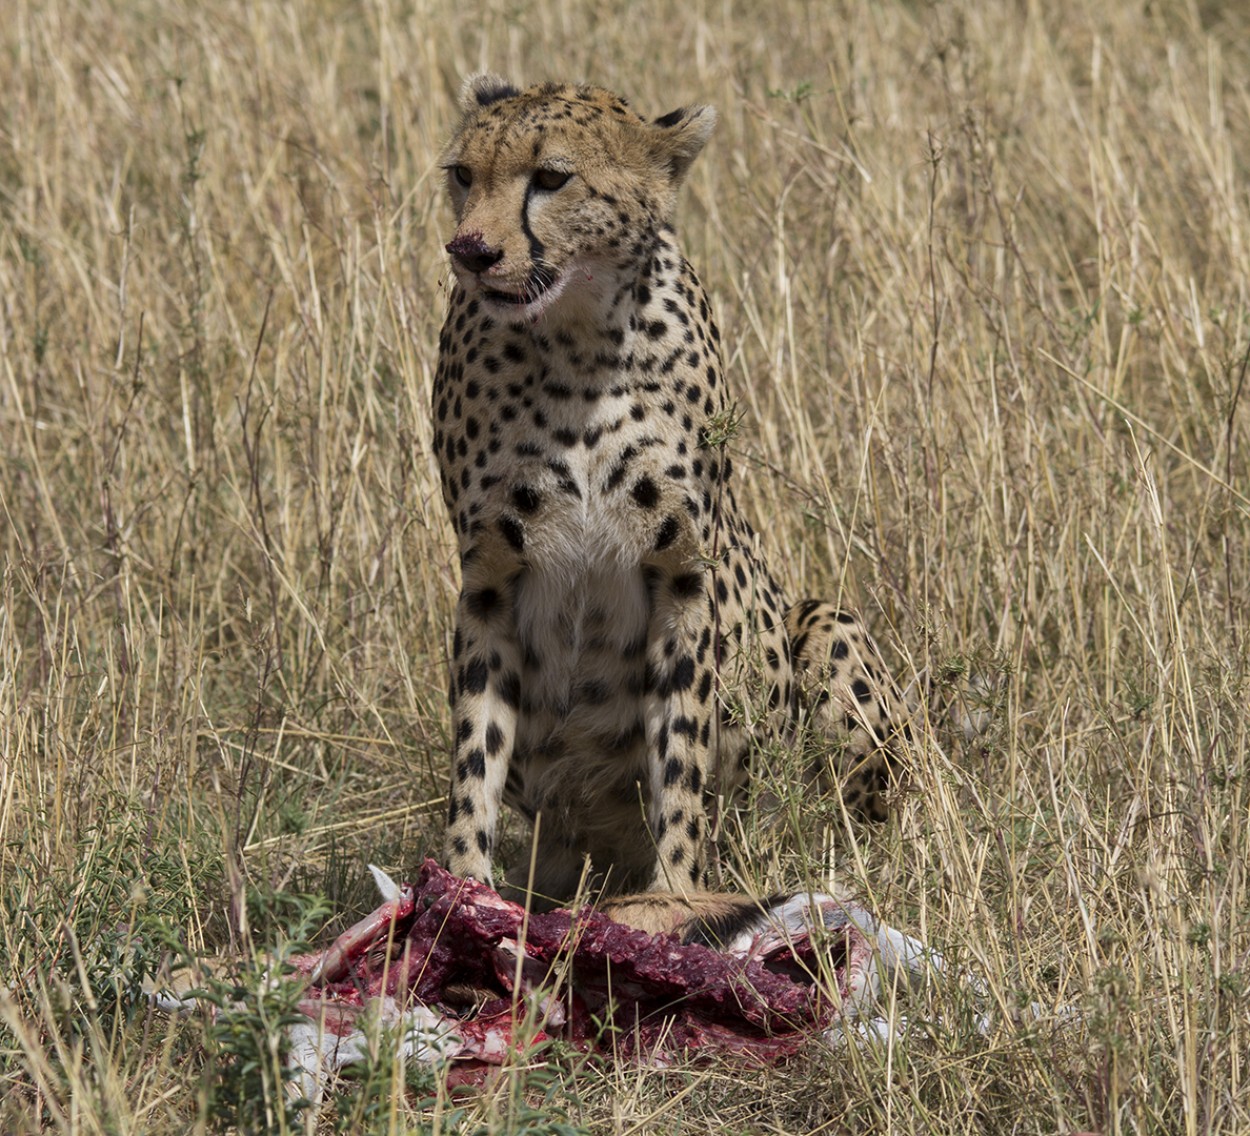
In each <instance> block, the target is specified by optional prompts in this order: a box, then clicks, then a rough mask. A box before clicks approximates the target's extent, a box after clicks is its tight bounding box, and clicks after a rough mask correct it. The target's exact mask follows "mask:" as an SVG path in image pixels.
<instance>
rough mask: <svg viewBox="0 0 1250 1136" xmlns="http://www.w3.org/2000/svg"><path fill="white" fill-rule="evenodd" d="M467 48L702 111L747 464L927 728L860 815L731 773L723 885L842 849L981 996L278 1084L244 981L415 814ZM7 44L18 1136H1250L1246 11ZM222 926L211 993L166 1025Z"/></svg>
mask: <svg viewBox="0 0 1250 1136" xmlns="http://www.w3.org/2000/svg"><path fill="white" fill-rule="evenodd" d="M483 69H490V70H495V71H499V72H503V73H506V74H508V75H511V76H513V77H515V78H516V79H518V80H523V81H529V80H535V79H540V78H587V79H591V80H593V81H595V82H597V83H599V84H601V85H603V86H607V87H610V88H613V89H617V90H620V91H622V92H624V93H626V94H628V95H629V96H630V97H631V99H632V101H633V102H634V104H635V105H636V106H638V107H639V108H640V109H642V110H644V111H648V112H650V113H653V114H660V113H663V112H665V111H668V110H670V109H672V108H673V107H675V106H678V105H681V104H684V103H691V102H705V103H711V104H714V105H715V106H716V107H717V108H718V110H719V112H720V125H719V127H718V129H717V133H716V135H715V137H714V138H713V140H712V142H711V143H710V145H709V146H708V148H707V150H706V151H705V153H704V154H703V155H702V156H701V157H700V159H699V161H698V163H697V164H696V166H695V167H694V169H693V171H692V173H691V177H690V180H689V183H688V185H687V187H686V189H685V191H684V195H683V200H682V206H681V214H680V232H681V234H682V238H683V242H684V244H685V247H686V251H687V253H688V255H689V256H690V257H691V259H692V260H693V261H694V263H695V264H696V265H697V267H698V268H699V271H700V274H701V275H702V277H703V279H704V282H705V283H706V284H707V286H708V288H709V290H710V291H711V292H712V294H713V296H714V299H715V302H716V304H717V308H718V311H719V317H720V324H721V328H722V331H723V332H724V335H725V342H726V364H727V370H728V373H729V377H730V382H731V384H732V386H733V388H734V390H735V392H736V394H737V396H738V400H739V410H740V412H741V415H742V428H741V430H740V431H739V433H738V434H737V436H736V437H735V438H734V439H733V441H732V443H731V444H732V446H733V448H734V451H735V453H736V458H737V460H736V461H735V464H736V465H737V466H738V468H739V469H740V470H742V471H743V473H744V475H745V476H744V477H743V478H742V484H743V486H744V488H743V489H742V490H741V494H742V496H744V497H745V499H746V504H747V507H748V508H749V510H750V512H751V514H752V515H753V516H754V517H755V518H756V519H757V520H758V521H759V522H760V524H759V527H760V529H761V531H762V532H763V534H764V540H765V541H766V543H767V544H768V545H769V546H770V548H769V551H770V554H771V558H772V560H773V563H774V564H776V565H777V566H778V567H779V569H780V571H781V572H782V573H783V575H784V577H785V578H784V580H783V581H782V582H783V584H784V586H785V587H786V590H787V592H788V593H789V594H791V595H796V596H797V595H805V594H811V595H824V596H829V597H843V598H844V599H845V600H846V601H847V602H849V603H853V604H855V605H857V606H859V607H860V608H862V609H863V610H864V611H865V613H866V614H867V615H868V617H869V619H870V621H871V623H872V624H873V626H874V628H875V631H876V633H877V636H878V639H879V640H880V642H881V643H882V646H883V649H884V650H885V652H886V653H887V655H888V656H889V658H890V660H891V662H892V664H893V665H894V667H895V669H896V671H897V672H898V674H899V675H900V676H901V678H902V679H903V681H904V682H913V681H915V682H916V684H917V690H918V691H920V692H921V697H920V701H921V703H922V705H921V708H920V711H919V713H921V714H922V715H923V714H925V713H927V710H928V706H929V704H930V699H931V700H932V705H933V707H934V712H933V714H932V719H933V721H932V725H931V728H928V729H925V730H921V731H920V733H921V737H922V741H921V743H920V744H919V745H918V746H917V747H916V752H915V754H914V757H913V761H914V769H913V775H912V780H911V784H910V787H909V788H908V790H907V791H906V792H905V793H904V794H903V796H902V798H901V800H900V801H899V807H898V815H897V819H896V820H894V821H892V822H891V823H889V824H888V825H886V826H885V827H884V828H883V829H881V830H880V831H874V832H863V831H850V832H848V831H847V829H846V827H845V825H844V824H843V822H842V816H841V813H840V810H839V808H838V805H837V802H836V801H834V800H827V799H817V798H815V797H813V795H812V794H811V793H809V792H808V791H806V790H805V789H804V788H802V787H801V785H800V783H799V782H798V780H797V778H796V777H795V776H794V771H795V769H796V768H797V765H796V759H795V758H794V756H793V755H789V754H787V753H785V752H781V751H778V752H775V753H770V754H768V755H766V756H767V760H766V761H764V762H763V763H762V765H763V768H764V770H765V773H764V774H763V775H762V783H763V787H764V788H766V789H767V790H768V794H769V797H770V799H771V800H773V801H774V802H776V807H774V808H773V809H772V810H770V811H769V812H768V814H767V815H765V813H764V812H763V811H758V810H757V811H750V810H748V811H745V812H743V813H740V814H738V815H736V816H731V817H729V818H727V820H726V823H725V825H724V830H723V832H722V834H721V847H722V850H723V868H724V873H725V879H726V883H727V886H741V887H745V888H750V889H776V888H793V887H796V886H800V885H806V884H812V883H816V884H819V883H820V882H821V881H822V880H825V879H827V878H828V877H829V875H830V874H831V873H833V872H835V871H836V872H837V873H838V874H839V875H840V876H841V878H843V879H844V880H846V881H848V882H849V883H850V885H851V886H852V887H853V888H854V889H856V890H857V891H858V892H859V893H860V894H861V895H862V896H863V897H864V899H865V901H866V902H867V903H868V904H869V905H870V906H871V907H872V908H873V909H874V910H876V911H878V912H879V913H880V914H881V915H882V916H883V917H884V918H885V919H886V920H887V921H889V922H890V923H891V924H892V925H895V926H898V927H901V928H904V929H907V930H909V931H910V932H912V933H913V934H916V935H918V936H920V937H921V938H923V939H924V940H925V941H926V942H928V943H930V944H931V945H933V946H934V947H935V948H937V949H940V950H941V951H942V952H943V953H944V954H945V955H946V956H947V957H948V958H949V959H950V960H951V961H952V963H953V969H954V970H956V971H964V972H967V973H971V974H975V975H977V976H979V978H980V979H981V980H982V982H983V983H984V986H985V989H986V991H987V996H986V999H985V1005H984V1006H982V1005H978V1004H977V1000H976V999H975V998H974V997H973V992H972V988H971V987H970V986H969V985H967V984H965V983H961V982H959V981H957V980H955V979H954V978H952V980H951V981H949V982H943V983H938V984H937V985H936V986H935V988H934V989H933V990H931V991H929V992H928V993H927V994H924V995H909V996H906V997H904V996H903V995H902V994H901V993H899V994H897V995H895V994H893V993H891V995H890V996H889V998H888V1000H887V1005H886V1012H887V1013H889V1014H891V1015H894V1016H895V1019H896V1021H897V1022H898V1032H897V1036H896V1038H895V1039H894V1040H892V1041H890V1042H888V1043H886V1044H883V1045H881V1046H865V1047H858V1048H856V1047H852V1048H849V1049H846V1050H842V1051H826V1050H824V1049H822V1048H821V1047H819V1046H814V1047H813V1049H812V1051H811V1052H810V1054H809V1055H807V1056H806V1057H804V1058H803V1059H802V1060H800V1061H795V1062H791V1063H789V1064H786V1065H783V1066H780V1067H777V1068H774V1069H767V1070H756V1069H743V1068H741V1067H737V1066H731V1065H724V1064H707V1063H699V1062H692V1063H690V1064H689V1065H688V1066H686V1067H679V1068H676V1069H670V1070H666V1071H657V1070H652V1069H644V1068H639V1067H635V1066H621V1067H605V1066H600V1065H596V1064H593V1063H589V1064H587V1063H585V1062H583V1061H581V1060H579V1059H577V1058H576V1056H575V1055H572V1054H566V1053H559V1052H555V1053H551V1054H548V1055H547V1056H548V1057H549V1058H550V1059H549V1060H548V1062H547V1063H546V1064H545V1065H539V1064H538V1063H536V1062H533V1061H519V1062H518V1063H516V1065H515V1066H514V1067H512V1068H510V1069H509V1070H508V1071H507V1072H506V1073H505V1075H504V1076H502V1077H501V1078H500V1080H499V1081H498V1082H497V1083H496V1084H495V1085H494V1086H493V1087H492V1088H491V1089H489V1090H487V1091H484V1092H482V1093H480V1094H477V1095H473V1096H469V1097H466V1098H454V1099H453V1098H452V1097H450V1096H449V1095H448V1094H447V1093H446V1092H445V1091H444V1090H443V1088H442V1087H441V1085H440V1082H439V1078H438V1076H437V1074H436V1073H434V1072H431V1071H429V1070H427V1069H419V1068H412V1067H405V1066H404V1064H403V1063H402V1062H398V1061H396V1060H394V1058H393V1056H392V1055H391V1054H390V1052H389V1051H388V1049H387V1046H386V1044H385V1039H382V1040H381V1041H380V1042H379V1045H378V1048H377V1051H376V1054H375V1056H374V1059H373V1060H371V1061H370V1062H368V1063H367V1064H366V1066H365V1067H364V1068H363V1069H362V1070H361V1071H360V1072H359V1074H358V1075H357V1076H356V1077H354V1078H351V1079H344V1080H343V1081H341V1082H339V1083H336V1084H335V1085H333V1086H331V1090H330V1092H329V1093H328V1095H327V1097H326V1100H325V1102H324V1103H323V1105H322V1107H321V1108H320V1109H319V1110H311V1109H301V1108H300V1107H299V1106H298V1104H297V1102H294V1101H292V1100H291V1099H290V1098H289V1097H288V1096H287V1095H286V1093H285V1090H284V1088H283V1085H282V1083H281V1082H282V1075H281V1065H280V1062H279V1061H278V1058H279V1056H280V1054H279V1052H278V1050H279V1048H280V1041H281V1037H282V1032H281V1021H282V1015H283V1013H284V1012H285V1011H286V1009H288V1008H289V995H290V992H289V990H284V988H283V987H282V986H281V985H279V986H278V987H271V986H270V985H267V983H266V982H265V980H264V979H263V977H262V975H263V968H264V966H265V965H266V963H265V961H264V960H265V959H266V958H268V957H270V956H272V955H273V954H274V953H275V952H281V951H283V950H289V949H293V947H294V945H295V944H296V943H298V942H300V941H322V940H324V938H325V937H326V936H327V935H329V934H332V933H333V931H334V930H335V929H336V928H340V927H342V926H343V925H345V924H346V923H347V922H348V921H350V920H351V919H352V918H354V917H355V916H357V915H358V914H359V913H361V912H362V911H364V910H366V909H368V908H370V907H371V906H373V904H374V902H375V896H374V894H373V891H372V887H371V884H370V881H369V877H368V874H367V872H366V870H365V863H366V861H369V860H372V861H374V862H376V863H379V864H381V865H383V866H385V867H386V868H387V869H388V870H389V871H391V872H392V873H393V874H394V875H396V876H403V875H405V874H407V873H410V872H411V871H412V870H413V869H414V868H415V866H416V865H417V864H418V863H419V862H420V860H421V858H422V856H423V855H424V854H425V853H426V852H428V851H433V850H436V849H437V847H438V844H439V833H440V827H441V817H442V813H443V800H442V797H443V791H444V785H443V779H444V763H445V760H446V759H445V754H446V752H447V749H448V739H447V724H448V713H447V709H446V705H445V697H444V688H445V682H444V667H445V661H446V656H447V653H448V647H449V628H450V618H449V617H450V612H451V609H452V605H453V603H454V599H455V594H456V571H457V569H456V559H455V554H454V544H453V541H452V539H451V534H450V531H449V529H448V526H447V525H446V523H445V519H444V516H443V510H442V504H441V501H440V499H439V493H438V487H437V476H436V473H435V471H434V461H433V458H432V456H431V453H430V436H431V428H430V423H429V420H428V415H427V403H428V398H429V389H430V381H431V374H432V371H433V368H434V363H435V352H436V342H437V332H438V327H439V324H440V321H441V318H442V313H443V309H444V306H445V302H446V297H447V290H448V287H449V271H448V268H447V264H446V256H445V254H444V252H443V250H442V244H443V242H444V241H445V240H446V239H447V237H448V235H449V234H450V231H451V222H450V217H449V211H448V209H447V207H446V205H445V203H444V201H443V197H442V189H441V182H440V175H439V173H438V171H437V170H436V168H435V166H436V159H437V155H438V151H439V147H440V144H441V141H442V139H443V138H444V137H445V135H446V133H447V131H448V130H449V128H450V126H451V124H452V122H453V121H454V118H455V115H456V110H455V93H456V90H457V88H458V86H459V83H460V81H461V79H462V78H463V77H464V76H466V75H467V74H470V73H472V72H474V71H478V70H483ZM0 76H2V77H3V81H4V82H3V100H2V101H0V558H2V569H3V574H2V576H0V1131H3V1132H5V1133H45V1132H55V1133H96V1132H110V1133H132V1132H133V1133H149V1132H150V1133H163V1132H178V1133H194V1132H205V1131H221V1130H226V1129H229V1128H231V1127H234V1128H237V1129H238V1130H241V1131H251V1132H256V1131H292V1132H302V1131H306V1130H307V1131H312V1132H332V1131H345V1132H368V1133H389V1132H421V1133H431V1134H432V1133H451V1132H462V1131H463V1132H476V1131H483V1132H491V1133H504V1132H532V1133H540V1132H541V1133H561V1132H565V1133H581V1132H590V1133H601V1132H602V1133H620V1134H626V1133H648V1132H656V1131H664V1132H673V1133H677V1132H700V1133H701V1132H705V1131H717V1132H729V1133H737V1132H742V1133H746V1132H775V1133H816V1132H821V1133H826V1132H827V1133H843V1132H845V1133H851V1132H854V1133H865V1132H883V1133H884V1132H889V1133H894V1134H900V1136H901V1134H909V1133H941V1134H949V1133H972V1132H976V1133H986V1132H988V1133H999V1132H1002V1133H1008V1132H1011V1133H1037V1134H1042V1133H1047V1134H1049V1133H1076V1132H1098V1133H1104V1134H1107V1136H1110V1134H1112V1133H1116V1134H1119V1133H1143V1134H1145V1133H1151V1134H1159V1136H1165V1134H1166V1136H1174V1134H1176V1133H1190V1134H1196V1133H1226V1134H1230V1136H1231V1134H1234V1133H1244V1132H1246V1131H1247V1130H1250V1064H1248V1060H1247V1057H1248V1055H1250V879H1248V874H1247V873H1248V867H1247V866H1248V865H1250V782H1248V780H1247V757H1248V754H1250V716H1248V715H1247V713H1246V703H1247V694H1248V691H1250V620H1248V618H1247V612H1248V607H1247V605H1248V602H1250V406H1248V405H1247V404H1248V403H1250V391H1247V389H1246V387H1247V369H1248V365H1250V295H1248V294H1247V288H1248V283H1247V282H1248V281H1250V13H1248V12H1247V10H1246V9H1245V8H1244V6H1243V5H1241V4H1239V3H1235V2H1234V0H1228V2H1227V3H1224V4H1221V3H1218V2H1215V0H1112V2H1110V3H1106V4H1101V5H1098V4H1095V5H1090V4H1081V3H1077V2H1076V0H1054V2H1052V3H1042V2H1040V0H944V2H937V0H935V2H932V3H929V2H921V0H882V2H874V0H774V2H772V3H769V4H767V5H765V4H757V3H754V2H751V0H687V2H684V3H678V2H676V0H638V2H633V3H629V4H621V5H618V6H615V7H613V6H609V5H606V4H589V3H577V2H574V0H460V2H458V3H455V4H451V3H446V2H444V0H367V2H361V0H315V2H310V3H307V4H288V3H283V2H279V0H249V2H246V3H245V2H241V0H202V2H199V3H182V2H174V3H169V2H166V0H9V2H8V3H7V4H6V5H5V7H4V12H3V14H2V16H0ZM748 478H749V486H750V487H749V489H748V488H745V486H746V483H747V480H748ZM951 701H954V703H955V704H956V706H957V708H958V707H962V708H963V709H965V710H967V711H968V715H969V716H970V717H972V718H974V719H975V720H976V721H977V722H978V723H979V724H980V725H981V726H982V727H983V728H982V729H981V730H980V732H979V733H975V734H973V735H972V736H968V735H966V734H965V733H964V732H962V731H961V730H960V729H958V728H957V726H956V725H953V724H952V722H951V720H950V717H949V715H948V714H947V712H946V711H945V710H943V711H942V712H941V713H939V712H938V711H937V709H936V707H937V706H938V705H939V704H941V705H943V706H945V705H946V704H947V703H949V702H951ZM965 702H966V703H967V705H965ZM957 716H958V713H957ZM523 837H524V834H523V832H522V831H521V830H520V828H519V827H518V828H516V829H515V830H514V833H513V836H512V839H513V840H520V839H523ZM197 955H214V956H221V957H225V958H227V959H233V960H236V961H235V962H234V964H233V966H232V968H230V969H227V970H226V971H225V972H221V974H222V977H220V979H219V981H218V982H217V983H216V984H212V985H210V988H209V993H210V995H211V996H213V997H216V998H218V999H219V1000H223V1001H228V1000H234V999H235V998H236V997H239V996H242V997H243V998H244V1003H245V1009H244V1010H243V1011H241V1012H239V1013H237V1014H236V1015H235V1016H234V1017H233V1018H231V1019H228V1020H227V1019H222V1020H219V1021H217V1022H216V1023H214V1022H211V1021H210V1020H209V1019H208V1017H207V1016H206V1015H193V1016H189V1017H184V1018H169V1017H166V1016H164V1015H161V1014H157V1013H153V1012H152V1011H151V1010H150V1008H149V1006H148V1003H147V1000H146V998H145V996H144V994H143V992H142V984H143V982H144V980H145V979H146V978H149V977H151V975H152V974H153V973H155V971H156V970H157V968H158V967H159V966H161V965H162V963H163V961H165V960H168V959H174V960H177V959H179V958H189V957H194V956H197ZM1034 1002H1035V1003H1037V1004H1038V1005H1039V1006H1040V1007H1041V1008H1042V1013H1041V1016H1040V1017H1039V1018H1038V1019H1037V1020H1030V1019H1028V1018H1027V1016H1026V1019H1025V1020H1020V1021H1016V1020H1015V1018H1016V1015H1015V1013H1014V1011H1015V1010H1016V1009H1018V1008H1019V1007H1020V1006H1023V1005H1026V1004H1028V1003H1034ZM1063 1007H1069V1008H1073V1009H1075V1010H1076V1011H1077V1016H1076V1018H1075V1019H1072V1018H1069V1019H1068V1020H1066V1021H1065V1020H1060V1014H1059V1013H1058V1011H1059V1010H1060V1009H1061V1008H1063ZM987 1008H988V1010H989V1011H990V1017H991V1021H992V1023H993V1024H992V1027H991V1029H990V1031H989V1033H988V1034H982V1033H980V1032H978V1030H977V1028H976V1023H977V1018H978V1015H979V1014H980V1012H981V1011H982V1010H983V1009H987Z"/></svg>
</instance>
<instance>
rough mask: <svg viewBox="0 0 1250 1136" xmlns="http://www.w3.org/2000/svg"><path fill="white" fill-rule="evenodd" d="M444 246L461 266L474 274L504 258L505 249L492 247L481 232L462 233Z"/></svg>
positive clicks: (483, 270)
mask: <svg viewBox="0 0 1250 1136" xmlns="http://www.w3.org/2000/svg"><path fill="white" fill-rule="evenodd" d="M444 247H445V248H446V249H447V251H448V253H450V254H451V258H452V259H453V260H454V261H455V262H456V263H457V264H458V265H460V267H461V268H463V269H464V270H465V271H466V272H472V273H473V274H474V275H476V274H477V273H479V272H485V271H486V270H487V269H488V268H492V267H494V266H495V265H496V264H498V263H499V262H500V261H501V260H503V249H497V248H491V246H490V245H488V244H487V243H486V240H485V238H484V237H483V236H482V234H481V233H461V234H460V235H459V236H457V237H455V238H454V239H452V240H450V241H448V242H447V244H446V246H444Z"/></svg>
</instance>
